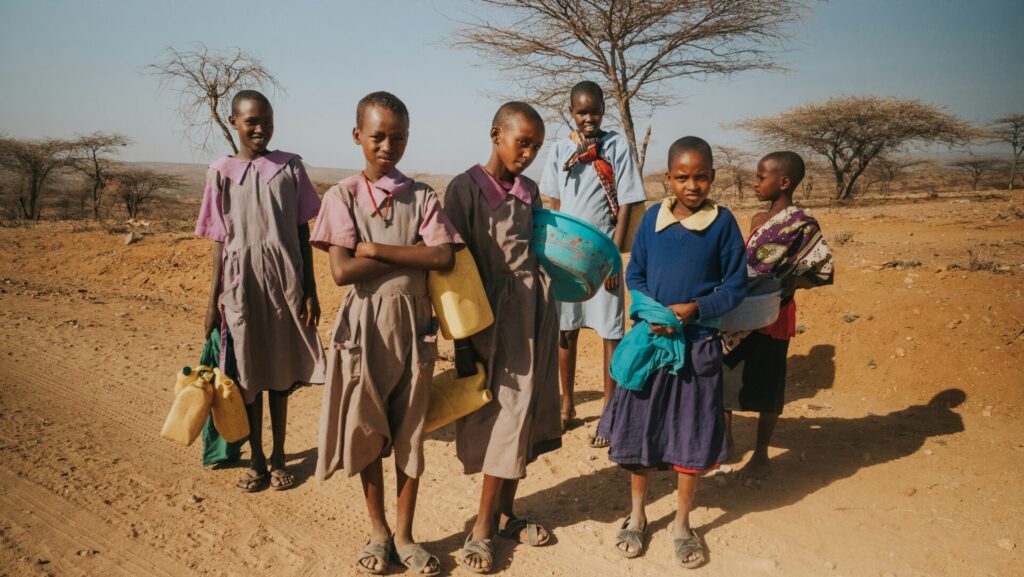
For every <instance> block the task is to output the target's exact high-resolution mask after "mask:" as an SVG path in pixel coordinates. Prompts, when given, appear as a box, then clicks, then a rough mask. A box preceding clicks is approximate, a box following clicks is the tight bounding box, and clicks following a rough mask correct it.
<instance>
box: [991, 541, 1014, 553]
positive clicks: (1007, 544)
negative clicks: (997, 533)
mask: <svg viewBox="0 0 1024 577" xmlns="http://www.w3.org/2000/svg"><path fill="white" fill-rule="evenodd" d="M996 545H998V546H999V548H1000V549H1004V550H1006V551H1013V550H1014V549H1016V548H1017V544H1016V543H1014V542H1013V541H1010V540H1009V539H1000V540H998V541H996Z"/></svg>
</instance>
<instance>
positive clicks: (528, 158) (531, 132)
mask: <svg viewBox="0 0 1024 577" xmlns="http://www.w3.org/2000/svg"><path fill="white" fill-rule="evenodd" d="M491 142H492V143H494V154H495V155H496V156H497V157H498V159H499V160H500V161H501V164H502V166H504V167H505V170H507V171H509V172H511V173H512V174H520V173H522V172H523V171H524V170H526V169H527V168H529V166H530V164H532V163H533V161H534V159H536V158H537V153H538V152H540V147H541V145H543V144H544V125H543V124H540V123H538V122H536V121H534V120H531V119H529V118H525V117H523V116H522V115H519V114H516V115H514V116H512V117H511V118H509V119H508V120H507V121H505V124H504V125H502V126H495V127H492V128H491Z"/></svg>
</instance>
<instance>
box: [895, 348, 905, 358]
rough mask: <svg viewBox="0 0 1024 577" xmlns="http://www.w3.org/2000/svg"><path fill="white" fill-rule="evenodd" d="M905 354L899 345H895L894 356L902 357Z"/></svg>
mask: <svg viewBox="0 0 1024 577" xmlns="http://www.w3.org/2000/svg"><path fill="white" fill-rule="evenodd" d="M905 356H907V351H905V350H903V349H902V348H900V347H896V357H897V358H900V359H902V358H903V357H905Z"/></svg>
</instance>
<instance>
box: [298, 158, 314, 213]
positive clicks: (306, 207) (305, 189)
mask: <svg viewBox="0 0 1024 577" xmlns="http://www.w3.org/2000/svg"><path fill="white" fill-rule="evenodd" d="M294 162H295V194H297V195H298V200H299V224H306V223H307V222H309V221H310V220H312V218H313V217H315V216H316V215H317V214H318V213H319V212H320V197H319V196H317V195H316V189H315V188H313V183H312V182H311V181H310V180H309V175H307V174H306V167H305V166H303V165H302V161H301V160H299V159H297V158H296V159H295V160H294Z"/></svg>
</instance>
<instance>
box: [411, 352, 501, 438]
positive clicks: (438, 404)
mask: <svg viewBox="0 0 1024 577" xmlns="http://www.w3.org/2000/svg"><path fill="white" fill-rule="evenodd" d="M486 382H487V372H486V371H485V370H484V366H483V364H481V363H476V374H475V375H470V376H468V377H462V378H461V379H460V378H459V377H458V374H457V372H456V370H455V369H448V370H447V371H444V372H443V373H438V374H436V375H434V380H433V382H431V383H430V405H429V406H428V407H427V422H426V423H425V424H424V426H423V431H424V432H425V433H429V432H431V431H435V430H437V429H440V428H441V427H443V426H445V425H447V424H448V423H452V422H454V421H455V420H456V419H460V418H462V417H465V416H466V415H468V414H470V413H472V412H473V411H475V410H477V409H479V408H480V407H482V406H484V405H486V404H487V403H489V402H491V398H492V396H491V390H490V389H488V388H487V387H486Z"/></svg>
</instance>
